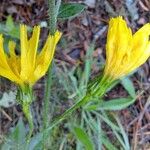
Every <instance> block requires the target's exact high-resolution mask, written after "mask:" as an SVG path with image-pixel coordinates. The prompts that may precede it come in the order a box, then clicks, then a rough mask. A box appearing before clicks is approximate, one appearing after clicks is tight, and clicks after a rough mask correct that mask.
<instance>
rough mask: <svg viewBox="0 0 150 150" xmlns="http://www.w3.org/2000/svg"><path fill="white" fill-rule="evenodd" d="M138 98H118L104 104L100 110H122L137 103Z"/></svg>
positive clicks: (100, 106)
mask: <svg viewBox="0 0 150 150" xmlns="http://www.w3.org/2000/svg"><path fill="white" fill-rule="evenodd" d="M135 100H136V98H118V99H113V100H109V101H106V102H102V103H101V104H100V105H99V108H98V109H101V110H121V109H124V108H126V107H128V106H129V105H131V104H133V103H134V102H135Z"/></svg>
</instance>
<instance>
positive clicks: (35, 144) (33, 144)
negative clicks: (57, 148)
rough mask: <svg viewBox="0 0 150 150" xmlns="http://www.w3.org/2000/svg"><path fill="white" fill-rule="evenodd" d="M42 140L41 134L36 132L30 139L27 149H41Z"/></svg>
mask: <svg viewBox="0 0 150 150" xmlns="http://www.w3.org/2000/svg"><path fill="white" fill-rule="evenodd" d="M42 140H43V134H41V133H38V134H36V135H34V136H33V137H32V139H31V141H30V144H29V150H41V149H42V147H41V146H42V144H41V143H42Z"/></svg>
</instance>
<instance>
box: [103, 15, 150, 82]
mask: <svg viewBox="0 0 150 150" xmlns="http://www.w3.org/2000/svg"><path fill="white" fill-rule="evenodd" d="M149 36H150V24H149V23H147V24H145V25H144V26H143V27H142V28H141V29H139V30H138V31H137V32H136V33H135V34H132V31H131V29H130V28H128V27H127V24H126V22H125V21H124V20H123V19H122V17H117V18H112V19H111V20H110V21H109V29H108V35H107V44H106V65H105V70H104V76H109V77H111V78H112V79H113V80H115V79H118V78H120V77H122V76H125V75H127V74H129V73H130V72H132V71H133V70H135V69H136V68H138V67H139V66H141V65H142V64H143V63H145V61H146V60H147V59H148V58H149V56H150V39H149Z"/></svg>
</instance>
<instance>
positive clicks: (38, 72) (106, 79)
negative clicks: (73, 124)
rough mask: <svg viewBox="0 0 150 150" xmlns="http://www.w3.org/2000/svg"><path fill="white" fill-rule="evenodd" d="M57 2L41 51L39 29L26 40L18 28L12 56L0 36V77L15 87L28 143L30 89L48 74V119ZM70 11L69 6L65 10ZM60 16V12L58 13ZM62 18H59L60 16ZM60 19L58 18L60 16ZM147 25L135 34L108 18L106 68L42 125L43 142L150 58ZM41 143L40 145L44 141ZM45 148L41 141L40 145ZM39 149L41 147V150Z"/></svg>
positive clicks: (56, 38)
mask: <svg viewBox="0 0 150 150" xmlns="http://www.w3.org/2000/svg"><path fill="white" fill-rule="evenodd" d="M60 4H61V0H58V1H57V2H56V1H55V0H49V5H50V6H49V8H50V9H49V16H50V18H49V29H50V35H49V36H48V38H47V40H46V42H45V45H44V46H43V48H42V50H40V51H38V43H39V37H40V27H39V26H35V27H34V28H33V33H32V36H31V37H30V38H28V35H27V27H26V26H25V25H20V53H19V54H16V51H15V47H16V43H15V42H13V41H10V42H9V44H8V49H9V52H8V54H6V53H5V52H4V47H3V41H4V39H3V36H2V35H0V59H1V61H0V75H1V76H3V77H5V78H7V79H9V80H11V81H12V82H14V83H16V85H17V86H18V94H17V100H18V102H19V103H20V104H21V105H22V109H23V112H24V114H25V116H26V118H27V120H28V122H29V127H30V132H29V135H28V138H27V139H28V141H27V143H29V142H30V141H29V140H30V137H31V135H32V132H33V118H32V115H31V112H30V104H31V103H32V101H33V99H34V98H33V92H32V88H33V85H34V84H35V83H36V82H37V81H38V80H39V79H40V78H41V77H43V76H44V75H45V74H46V72H47V71H48V78H47V80H46V91H45V95H46V96H45V108H44V109H45V110H46V111H45V113H44V115H45V119H44V120H45V121H47V116H48V114H47V113H48V111H47V110H48V105H47V104H48V100H49V98H50V94H49V92H50V80H51V73H50V72H51V68H49V66H50V64H51V62H52V59H53V56H54V52H55V49H56V45H57V43H58V41H59V39H60V37H61V33H60V32H59V31H57V30H56V23H57V16H59V15H60V14H59V13H58V11H59V7H60ZM69 7H70V6H69ZM62 12H63V11H62ZM61 15H62V14H61ZM61 15H60V16H61ZM149 36H150V24H149V23H147V24H146V25H144V26H143V27H142V28H141V29H139V30H138V31H137V32H136V33H135V34H132V31H131V29H130V28H129V27H128V26H127V24H126V22H125V20H123V18H122V17H116V18H112V19H110V21H109V28H108V34H107V43H106V64H105V68H104V71H103V73H102V74H101V75H98V76H97V77H95V78H94V79H93V80H92V81H90V82H89V83H88V86H87V89H86V93H85V95H84V96H83V98H81V100H79V101H77V102H76V103H75V104H74V105H73V106H72V107H71V108H69V109H67V110H66V111H65V112H64V113H63V114H62V115H60V116H59V117H57V118H55V119H54V121H53V122H51V124H50V126H47V123H46V125H44V129H43V132H42V133H43V139H44V140H45V139H46V137H47V136H48V135H49V134H48V133H49V132H50V130H51V129H52V128H53V127H54V126H56V125H57V124H59V123H60V122H61V121H62V120H63V119H64V118H65V117H66V116H67V115H69V114H70V113H72V112H73V111H74V110H76V109H77V108H79V107H80V106H83V105H85V104H86V103H88V102H89V101H90V100H93V98H95V97H96V98H98V99H99V98H101V97H102V96H103V95H104V94H105V93H106V91H107V89H108V88H109V87H110V86H111V85H112V84H113V82H115V81H116V80H118V79H120V78H122V77H124V76H126V75H128V74H129V73H131V72H132V71H134V70H135V69H137V68H138V67H139V66H141V65H142V64H143V63H145V61H146V60H147V59H148V58H149V56H150V39H149ZM44 140H43V141H44ZM43 143H44V146H45V141H44V142H43ZM44 146H43V147H44Z"/></svg>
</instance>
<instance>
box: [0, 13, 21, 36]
mask: <svg viewBox="0 0 150 150" xmlns="http://www.w3.org/2000/svg"><path fill="white" fill-rule="evenodd" d="M0 32H1V33H2V34H4V35H6V36H9V37H11V38H16V39H19V37H20V35H19V25H17V24H15V23H14V21H13V18H12V16H8V17H7V20H6V24H2V23H1V24H0Z"/></svg>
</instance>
